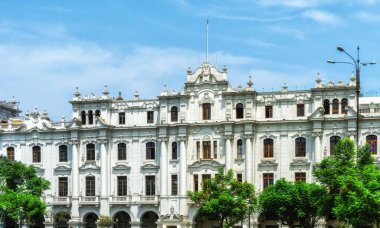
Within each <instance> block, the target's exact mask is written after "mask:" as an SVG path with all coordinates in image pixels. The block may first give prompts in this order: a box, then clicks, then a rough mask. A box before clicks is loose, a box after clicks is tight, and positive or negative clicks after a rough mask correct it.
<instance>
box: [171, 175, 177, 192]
mask: <svg viewBox="0 0 380 228" xmlns="http://www.w3.org/2000/svg"><path fill="white" fill-rule="evenodd" d="M176 195H178V175H172V196H176Z"/></svg>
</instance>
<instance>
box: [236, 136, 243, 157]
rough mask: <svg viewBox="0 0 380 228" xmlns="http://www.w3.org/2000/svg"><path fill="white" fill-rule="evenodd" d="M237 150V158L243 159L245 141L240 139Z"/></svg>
mask: <svg viewBox="0 0 380 228" xmlns="http://www.w3.org/2000/svg"><path fill="white" fill-rule="evenodd" d="M236 147H237V148H236V149H237V157H238V158H243V153H244V148H243V140H241V139H239V140H238V141H237V142H236Z"/></svg>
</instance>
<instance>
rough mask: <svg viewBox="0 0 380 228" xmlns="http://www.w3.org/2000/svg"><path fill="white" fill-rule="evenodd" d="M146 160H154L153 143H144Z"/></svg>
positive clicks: (154, 146)
mask: <svg viewBox="0 0 380 228" xmlns="http://www.w3.org/2000/svg"><path fill="white" fill-rule="evenodd" d="M145 146H146V159H147V160H154V159H156V145H155V144H154V142H148V143H146V145H145Z"/></svg>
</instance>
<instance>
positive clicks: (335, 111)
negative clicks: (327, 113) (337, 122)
mask: <svg viewBox="0 0 380 228" xmlns="http://www.w3.org/2000/svg"><path fill="white" fill-rule="evenodd" d="M332 114H339V100H338V99H337V98H335V99H333V100H332Z"/></svg>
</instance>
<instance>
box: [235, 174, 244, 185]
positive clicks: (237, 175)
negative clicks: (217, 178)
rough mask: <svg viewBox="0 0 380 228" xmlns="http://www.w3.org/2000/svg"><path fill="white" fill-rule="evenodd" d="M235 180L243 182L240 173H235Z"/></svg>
mask: <svg viewBox="0 0 380 228" xmlns="http://www.w3.org/2000/svg"><path fill="white" fill-rule="evenodd" d="M236 180H237V181H238V182H240V183H242V182H243V174H241V173H237V174H236Z"/></svg>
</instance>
